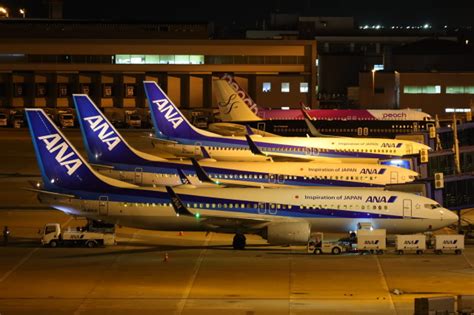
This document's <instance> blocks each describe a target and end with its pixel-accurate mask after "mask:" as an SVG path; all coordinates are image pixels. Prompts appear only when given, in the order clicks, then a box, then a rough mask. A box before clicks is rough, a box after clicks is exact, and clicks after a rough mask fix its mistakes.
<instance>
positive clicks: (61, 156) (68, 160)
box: [38, 133, 82, 175]
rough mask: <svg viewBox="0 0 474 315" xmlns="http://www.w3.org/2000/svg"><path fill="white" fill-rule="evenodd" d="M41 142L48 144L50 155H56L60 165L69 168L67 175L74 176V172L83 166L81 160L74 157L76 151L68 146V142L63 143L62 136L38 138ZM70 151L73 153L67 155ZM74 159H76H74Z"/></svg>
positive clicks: (53, 135) (54, 135)
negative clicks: (54, 153)
mask: <svg viewBox="0 0 474 315" xmlns="http://www.w3.org/2000/svg"><path fill="white" fill-rule="evenodd" d="M38 139H39V140H41V141H43V142H44V144H46V149H47V150H48V152H49V153H53V152H55V151H58V152H57V153H56V157H55V158H56V161H58V162H59V164H60V165H62V166H64V167H66V168H67V174H68V175H72V174H74V172H75V171H76V170H77V169H78V168H79V167H80V166H81V165H82V162H81V160H80V159H79V158H78V157H77V156H75V155H74V151H72V149H71V148H70V147H69V146H68V145H67V143H66V142H64V141H62V142H60V141H61V136H60V135H58V134H57V133H55V134H52V135H46V136H41V137H38ZM68 149H70V150H71V152H69V153H68V154H66V151H67V150H68ZM72 157H74V159H72Z"/></svg>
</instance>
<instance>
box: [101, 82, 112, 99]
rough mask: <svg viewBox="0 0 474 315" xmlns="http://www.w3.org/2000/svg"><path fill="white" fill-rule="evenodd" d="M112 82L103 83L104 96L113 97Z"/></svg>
mask: <svg viewBox="0 0 474 315" xmlns="http://www.w3.org/2000/svg"><path fill="white" fill-rule="evenodd" d="M112 95H113V91H112V84H103V85H102V97H112Z"/></svg>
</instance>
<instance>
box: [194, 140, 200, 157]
mask: <svg viewBox="0 0 474 315" xmlns="http://www.w3.org/2000/svg"><path fill="white" fill-rule="evenodd" d="M201 146H202V143H201V142H195V143H194V156H202V151H201Z"/></svg>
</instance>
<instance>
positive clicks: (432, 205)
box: [425, 203, 441, 209]
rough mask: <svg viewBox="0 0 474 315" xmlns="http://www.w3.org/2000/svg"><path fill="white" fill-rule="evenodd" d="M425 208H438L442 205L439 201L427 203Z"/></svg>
mask: <svg viewBox="0 0 474 315" xmlns="http://www.w3.org/2000/svg"><path fill="white" fill-rule="evenodd" d="M425 208H426V209H437V208H441V205H440V204H439V203H434V204H433V203H427V204H425Z"/></svg>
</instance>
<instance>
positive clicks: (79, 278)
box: [0, 129, 474, 315]
mask: <svg viewBox="0 0 474 315" xmlns="http://www.w3.org/2000/svg"><path fill="white" fill-rule="evenodd" d="M66 134H67V135H68V136H70V139H71V141H72V142H73V143H74V144H75V145H77V146H79V147H80V148H81V149H82V145H81V144H82V143H81V141H82V140H81V139H80V136H79V132H78V130H77V129H76V130H67V131H66ZM141 136H142V134H141V132H139V131H131V132H126V133H125V138H126V139H129V140H130V142H131V144H132V145H133V146H135V147H137V148H138V149H140V150H146V151H149V152H151V151H152V150H153V147H152V146H151V145H150V143H149V140H145V138H142V137H141ZM0 146H1V148H2V150H1V151H0V228H3V226H5V225H8V226H9V228H10V230H11V238H10V241H9V243H8V245H7V246H2V245H3V244H1V243H0V314H1V315H7V314H29V313H35V314H112V313H113V314H135V313H137V314H226V315H231V314H243V315H252V314H272V315H276V314H413V309H414V308H413V307H414V299H415V298H417V297H430V296H444V295H461V294H462V295H473V294H474V265H473V264H474V246H473V245H468V246H467V248H466V250H465V251H464V253H463V254H462V255H454V254H445V255H434V254H433V253H426V254H424V255H414V254H406V255H402V256H399V255H396V254H395V253H393V252H388V253H386V254H384V255H357V254H346V255H339V256H332V255H321V256H315V255H311V254H307V253H306V251H305V247H302V246H292V247H279V246H269V245H267V244H266V242H265V241H264V240H262V239H261V238H260V237H258V236H248V237H247V240H248V246H247V248H246V249H245V250H242V251H236V250H233V249H232V247H231V245H230V244H231V241H232V237H233V235H226V234H218V233H209V234H206V233H198V232H184V233H183V235H180V233H179V232H178V231H177V232H161V231H146V230H136V229H130V228H126V227H119V228H117V231H116V232H117V240H118V245H116V246H109V247H99V248H91V249H89V248H81V247H76V248H74V247H61V248H47V247H42V246H41V244H40V241H39V240H40V234H39V230H40V229H41V228H42V227H43V226H44V224H46V223H51V222H57V223H60V224H61V225H62V226H63V227H75V226H80V225H83V224H84V221H83V220H80V219H75V218H71V217H69V216H67V215H65V214H63V213H61V212H59V211H54V210H50V209H48V208H47V207H44V206H42V205H40V204H39V203H38V202H37V201H36V196H35V194H34V193H32V192H29V191H25V190H22V189H21V188H23V187H28V181H29V180H32V181H34V180H37V178H38V176H39V171H38V169H37V166H36V161H35V157H34V153H33V148H32V144H31V140H30V138H29V134H28V132H27V130H26V129H23V130H11V129H2V130H0ZM472 216H474V213H472V212H471V213H469V214H468V217H472ZM331 237H334V238H335V237H338V235H331ZM166 256H167V259H165V257H166ZM393 292H397V294H395V293H393Z"/></svg>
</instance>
